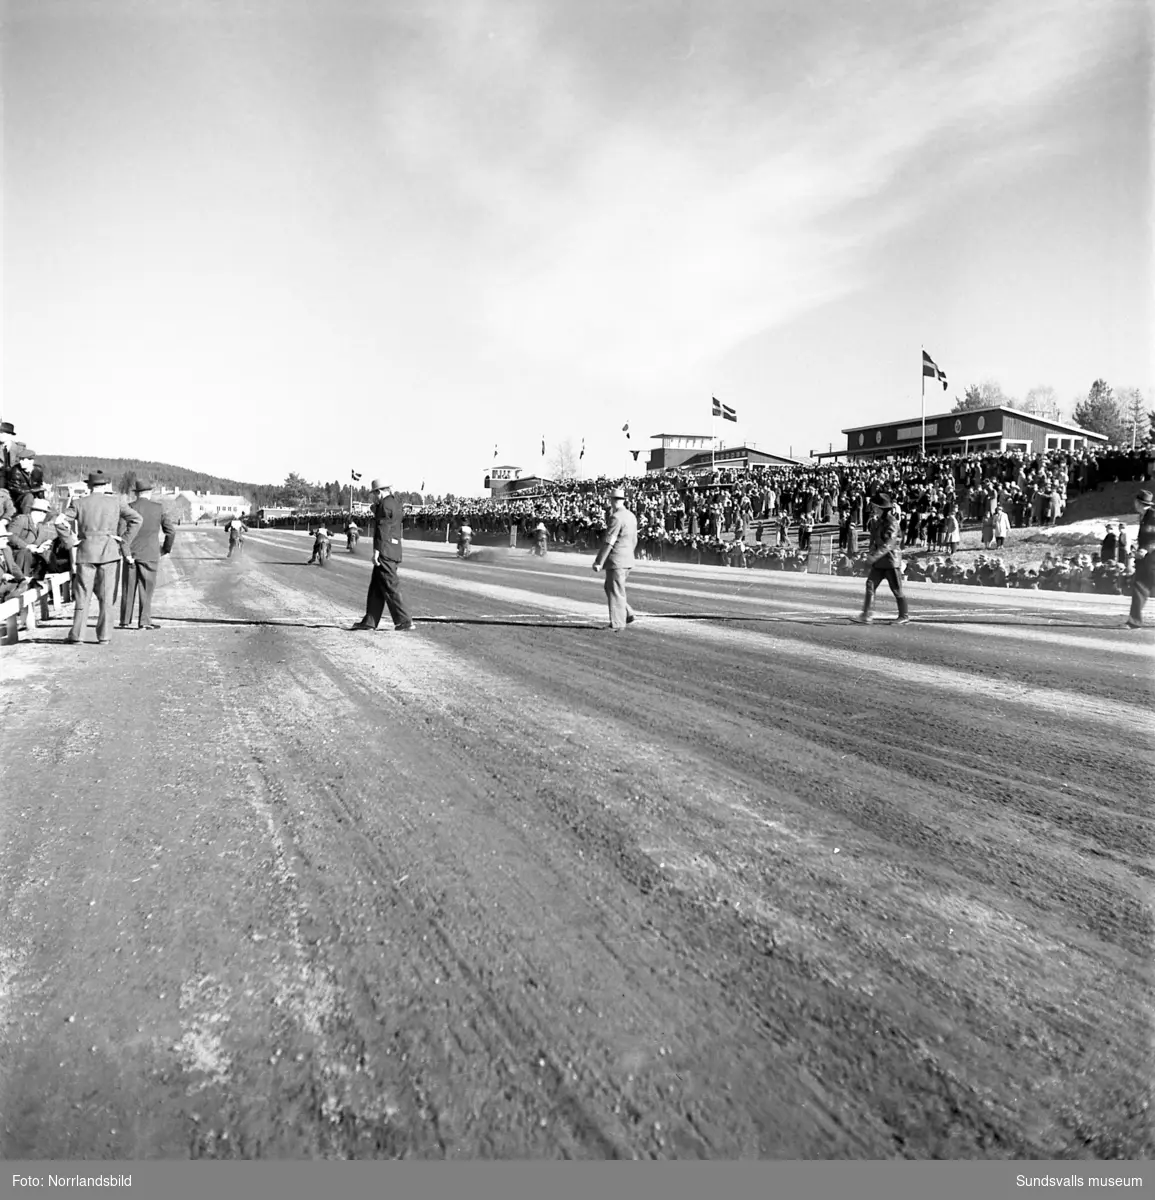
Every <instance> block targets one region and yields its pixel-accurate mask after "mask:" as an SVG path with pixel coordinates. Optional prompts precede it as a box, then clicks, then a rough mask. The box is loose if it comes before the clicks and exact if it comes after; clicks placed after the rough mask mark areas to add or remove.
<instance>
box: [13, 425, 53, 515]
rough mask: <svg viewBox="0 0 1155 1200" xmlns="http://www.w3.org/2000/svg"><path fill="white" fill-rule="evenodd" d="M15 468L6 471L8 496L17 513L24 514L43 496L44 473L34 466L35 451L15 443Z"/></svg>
mask: <svg viewBox="0 0 1155 1200" xmlns="http://www.w3.org/2000/svg"><path fill="white" fill-rule="evenodd" d="M13 457H14V458H15V459H16V463H15V466H13V467H11V468H9V470H8V494H9V495H10V496H11V497H12V504H13V505H14V506H15V508H16V511H17V513H26V512H28V510H29V509H30V508H31V507H32V501H33V500H35V499H36V498H37V497H38V496H43V495H44V472H43V471H42V470H41V468H40V467H38V466H37V465H36V451H35V450H29V449H28V447H27V446H22V445H20V443H19V442H17V443H16V445H15V447H14V448H13Z"/></svg>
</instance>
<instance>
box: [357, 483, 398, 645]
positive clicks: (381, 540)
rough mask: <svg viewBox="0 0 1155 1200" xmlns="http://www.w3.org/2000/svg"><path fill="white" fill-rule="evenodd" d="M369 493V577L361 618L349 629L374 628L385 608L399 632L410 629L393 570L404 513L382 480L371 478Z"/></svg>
mask: <svg viewBox="0 0 1155 1200" xmlns="http://www.w3.org/2000/svg"><path fill="white" fill-rule="evenodd" d="M370 491H372V493H373V514H372V518H371V519H372V523H373V574H372V575H371V576H370V578H369V594H368V596H367V597H366V599H365V616H364V617H363V618H362V619H361V620H360V621H358V622H357V624H356V625H354V626H353V628H354V629H357V630H374V629H376V628H377V626H378V625H380V624H381V617H382V616H383V615H384V612H385V608H386V606H388V608H389V616H390V617H391V618H392V620H393V628H394V629H396V630H399V631H402V632H403V631H406V630H409V629H412V628H413V622H412V620H410V617H409V613H408V612H407V611H406V609H405V602H404V600H402V598H401V584H400V582H399V581H398V578H397V567H398V565H399V564H400V562H401V523H402V518H403V516H404V512H405V510H404V506H403V505H402V503H401V501H400V500H399V499H398V498H397V497H396V496H395V495H394V494H393V489H392V487H390V486H389V484H387V483H385V482H384V481H383V480H381V479H374V480H373V483H372V485H371V487H370Z"/></svg>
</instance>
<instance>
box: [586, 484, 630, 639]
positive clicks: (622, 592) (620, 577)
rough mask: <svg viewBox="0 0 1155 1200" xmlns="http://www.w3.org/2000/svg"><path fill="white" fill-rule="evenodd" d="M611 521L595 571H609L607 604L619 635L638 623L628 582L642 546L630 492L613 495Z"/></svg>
mask: <svg viewBox="0 0 1155 1200" xmlns="http://www.w3.org/2000/svg"><path fill="white" fill-rule="evenodd" d="M610 504H611V509H610V519H609V524H608V526H607V528H606V532H605V536H604V537H603V538H602V544H601V546H600V547H599V549H598V553H597V557H596V558H595V559H594V561H593V569H594V570H595V571H600V570H601V569H602V568H603V567H604V568H605V572H606V585H605V590H606V601H607V603H608V604H609V608H610V628H611V629H612V630H613V631H614V632H615V633H617V632H618V631H619V630H622V629H625V627H626V626H627V625H632V624H633V623H634V619H635V617H634V612H633V610H632V609H631V608H630V605H629V601H628V600H627V599H626V580H627V579H628V578H629V575H630V570H631V569H632V567H633V565H634V551H635V549H636V548H637V545H638V519H637V517H635V516H634V514H633V513H632V512H630V510H629V509H628V508H626V493H625V490H624V489H623V488H620V487H617V488H614V490H613V491H612V492H611V493H610Z"/></svg>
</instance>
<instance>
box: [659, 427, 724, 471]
mask: <svg viewBox="0 0 1155 1200" xmlns="http://www.w3.org/2000/svg"><path fill="white" fill-rule="evenodd" d="M650 440H651V441H654V442H657V443H658V446H657V447H656V448H654V449H653V450H651V451H650V457H649V460H648V461H647V463H646V470H647V471H669V470H672V469H673V468H674V467H680V466H681V465H682V464H683V463H684V462H685V461H686V460H687V459H689V458H693V457H694V455H695V454H701V453H702V451H703V450H705V451H706V452H707V453H709V450H710V447H711V446H712V445H713V444H714V439H713V438H712V437H709V436H705V435H703V434H698V433H651V434H650Z"/></svg>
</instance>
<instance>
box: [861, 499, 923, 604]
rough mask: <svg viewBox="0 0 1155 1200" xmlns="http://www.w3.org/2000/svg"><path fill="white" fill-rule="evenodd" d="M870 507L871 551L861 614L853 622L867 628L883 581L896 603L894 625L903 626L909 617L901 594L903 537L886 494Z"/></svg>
mask: <svg viewBox="0 0 1155 1200" xmlns="http://www.w3.org/2000/svg"><path fill="white" fill-rule="evenodd" d="M870 507H871V517H870V549H869V550H868V551H867V552H866V562H867V565H868V566H869V568H870V572H869V574H868V575H867V576H866V597H865V600H864V601H863V605H862V612H861V613H859V615H858V616H857V617H855V618H854V619H855V620H856V621H858V622H859V623H860V624H862V625H869V624H870V623H871V621H873V620H874V617H873V616H871V613H870V609H871V605H872V604H873V603H874V593H875V591H876V590H877V588H878V585H879V584H880V583H882V581H883V580H884V579H885V580H886V582H887V583H888V584H889V585H890V590H891V591H892V592H893V593H894V598H895V600H896V601H897V602H898V620H897V621H896V622H895V624H896V625H905V624H907V623H908V622H909V621H910V617H909V616H908V615H907V611H906V597H905V596H904V595H903V592H902V550H901V545H902V534H901V532H900V529H899V520H898V514H897V512H896V510H895V507H894V501H893V500H892V499H891V497H890V496H889V495H887V494H886V493H885V492H880V493H879V494H878V495H877V496H875V497H874V499H873V500H871V502H870Z"/></svg>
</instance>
